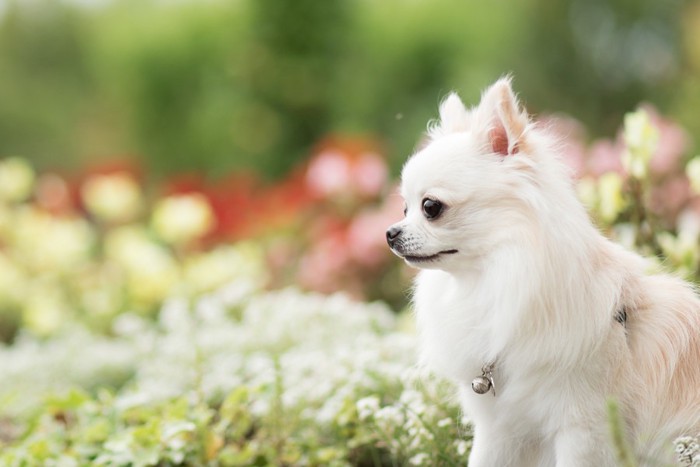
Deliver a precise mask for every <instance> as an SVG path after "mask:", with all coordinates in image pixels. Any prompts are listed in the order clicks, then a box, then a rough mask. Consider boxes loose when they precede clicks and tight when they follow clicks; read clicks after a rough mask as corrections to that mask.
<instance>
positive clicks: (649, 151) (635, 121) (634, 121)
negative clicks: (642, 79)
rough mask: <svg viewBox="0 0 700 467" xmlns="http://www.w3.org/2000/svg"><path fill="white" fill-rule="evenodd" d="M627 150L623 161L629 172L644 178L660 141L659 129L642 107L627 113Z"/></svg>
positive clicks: (625, 138)
mask: <svg viewBox="0 0 700 467" xmlns="http://www.w3.org/2000/svg"><path fill="white" fill-rule="evenodd" d="M623 137H624V140H625V146H626V148H625V152H624V154H623V155H622V163H623V165H624V166H625V169H626V170H627V173H629V174H630V175H632V176H633V177H635V178H637V179H643V178H645V177H646V176H647V173H648V171H649V161H650V160H651V156H652V155H653V154H654V151H656V146H657V144H658V142H659V130H658V129H657V128H656V127H655V126H654V125H653V124H652V123H651V119H650V118H649V114H648V113H647V112H646V111H645V110H642V109H639V110H637V111H636V112H631V113H628V114H627V115H625V131H624V134H623Z"/></svg>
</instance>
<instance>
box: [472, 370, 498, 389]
mask: <svg viewBox="0 0 700 467" xmlns="http://www.w3.org/2000/svg"><path fill="white" fill-rule="evenodd" d="M472 389H473V390H474V392H475V393H477V394H486V393H487V392H489V391H490V390H492V389H493V395H494V397H495V396H496V387H495V385H494V384H493V363H490V364H487V365H484V366H483V367H482V368H481V376H477V377H476V378H474V379H473V380H472Z"/></svg>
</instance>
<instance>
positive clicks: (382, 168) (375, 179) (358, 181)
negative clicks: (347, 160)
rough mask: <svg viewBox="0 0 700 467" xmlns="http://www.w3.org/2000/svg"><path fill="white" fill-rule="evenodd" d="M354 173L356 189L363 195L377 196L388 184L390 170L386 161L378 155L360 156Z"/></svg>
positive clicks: (367, 154)
mask: <svg viewBox="0 0 700 467" xmlns="http://www.w3.org/2000/svg"><path fill="white" fill-rule="evenodd" d="M352 172H353V173H352V175H353V179H354V182H355V187H356V188H357V191H359V193H360V194H362V195H365V196H369V197H372V196H377V195H378V194H379V193H380V192H381V190H382V188H384V185H385V184H386V179H387V174H388V170H387V167H386V164H385V163H384V160H383V159H382V158H381V157H380V156H379V155H378V154H376V153H373V152H367V153H364V154H362V155H360V157H359V159H358V160H357V161H356V162H355V166H354V168H353V171H352Z"/></svg>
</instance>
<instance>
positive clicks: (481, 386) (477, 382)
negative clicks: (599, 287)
mask: <svg viewBox="0 0 700 467" xmlns="http://www.w3.org/2000/svg"><path fill="white" fill-rule="evenodd" d="M613 318H614V319H615V321H617V322H618V323H620V324H621V325H622V326H623V327H624V328H625V329H627V307H626V306H625V305H622V306H621V307H620V308H619V309H618V310H617V312H616V313H615V315H614V316H613ZM495 367H496V360H493V361H491V362H489V363H486V364H485V365H484V366H482V367H481V376H477V377H476V378H474V379H473V380H472V389H473V390H474V392H475V393H477V394H486V393H487V392H489V391H493V397H496V384H495V383H494V381H493V370H494V368H495Z"/></svg>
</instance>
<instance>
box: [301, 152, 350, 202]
mask: <svg viewBox="0 0 700 467" xmlns="http://www.w3.org/2000/svg"><path fill="white" fill-rule="evenodd" d="M350 177H351V174H350V163H349V161H348V159H347V157H346V156H345V154H343V153H342V152H339V151H336V150H333V149H328V150H325V151H323V152H321V153H320V154H319V155H318V156H316V157H315V158H314V159H313V160H312V161H311V164H310V165H309V169H308V171H307V172H306V183H307V184H308V186H309V189H310V190H311V192H312V193H314V194H316V195H319V196H322V197H326V196H330V195H333V194H336V193H342V192H344V191H347V190H348V189H349V187H350Z"/></svg>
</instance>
